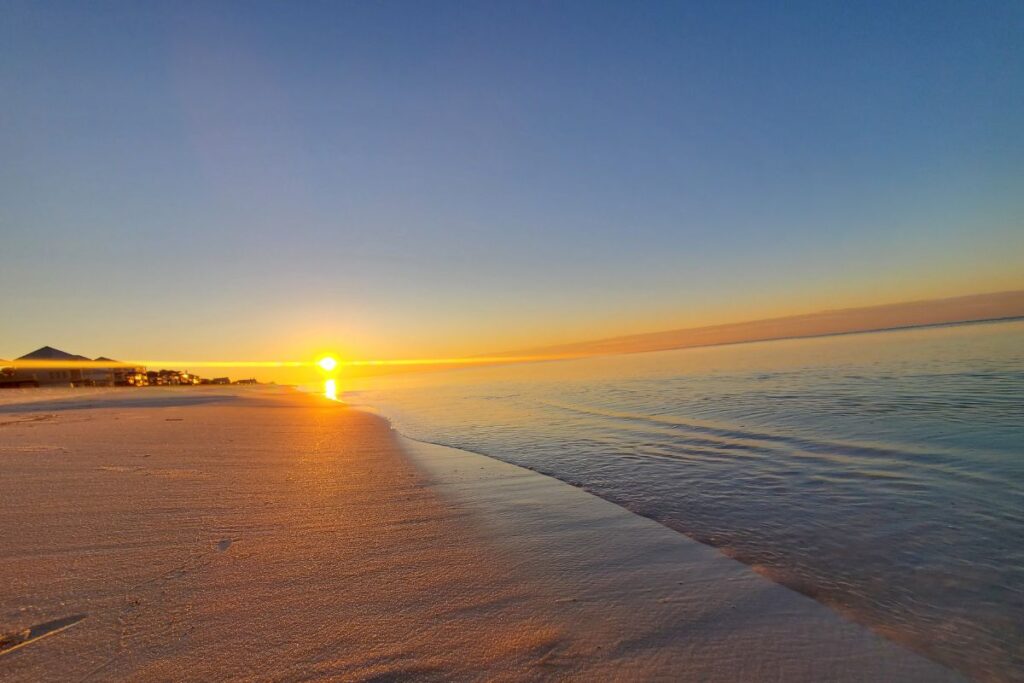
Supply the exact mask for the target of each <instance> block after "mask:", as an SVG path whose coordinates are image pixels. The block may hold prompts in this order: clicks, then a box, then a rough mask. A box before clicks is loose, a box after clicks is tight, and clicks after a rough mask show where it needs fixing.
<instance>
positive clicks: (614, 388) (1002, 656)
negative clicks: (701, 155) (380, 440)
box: [345, 321, 1024, 680]
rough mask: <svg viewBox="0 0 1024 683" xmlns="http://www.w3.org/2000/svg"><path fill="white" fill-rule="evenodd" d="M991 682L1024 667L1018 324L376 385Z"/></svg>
mask: <svg viewBox="0 0 1024 683" xmlns="http://www.w3.org/2000/svg"><path fill="white" fill-rule="evenodd" d="M351 389H352V390H351V391H349V392H346V393H345V400H348V401H350V402H353V403H357V404H364V405H370V406H373V407H375V408H377V409H379V410H381V411H382V412H383V413H384V414H385V415H387V416H388V417H390V418H391V419H392V421H393V423H394V425H395V427H396V428H397V429H399V430H400V431H401V432H402V433H404V434H406V435H407V436H410V437H412V438H416V439H420V440H424V441H430V442H434V443H440V444H444V445H448V446H454V447H457V448H463V449H467V450H471V451H476V452H479V453H484V454H486V455H490V456H494V457H497V458H499V459H502V460H506V461H509V462H512V463H515V464H518V465H522V466H525V467H529V468H531V469H534V470H537V471H540V472H544V473H546V474H550V475H552V476H555V477H557V478H559V479H562V480H565V481H568V482H570V483H573V484H576V485H578V486H581V487H583V488H585V489H587V490H589V491H592V492H594V493H595V494H597V495H599V496H601V497H604V498H607V499H609V500H612V501H614V502H616V503H619V504H621V505H623V506H625V507H627V508H629V509H631V510H633V511H635V512H637V513H639V514H642V515H645V516H648V517H651V518H654V519H657V520H659V521H661V522H662V523H664V524H666V525H668V526H670V527H673V528H675V529H678V530H679V531H682V532H683V533H686V534H688V535H690V536H692V537H694V538H696V539H698V540H701V541H703V542H705V543H708V544H711V545H714V546H717V547H719V548H721V549H722V550H723V551H724V552H726V553H728V554H730V555H732V556H734V557H736V558H738V559H740V560H742V561H743V562H746V563H748V564H750V565H753V566H755V567H756V568H757V569H758V570H759V571H762V572H764V573H765V574H767V575H769V576H771V577H772V578H774V579H775V580H777V581H779V582H781V583H784V584H786V585H788V586H791V587H793V588H795V589H797V590H800V591H802V592H804V593H807V594H809V595H812V596H814V597H815V598H817V599H819V600H821V601H823V602H825V603H827V604H829V605H832V606H833V607H835V608H837V609H839V610H841V611H843V612H844V613H845V614H847V615H848V616H850V617H852V618H854V619H857V620H859V621H862V622H864V623H867V624H869V625H871V626H872V627H874V628H876V629H877V630H879V631H880V632H882V633H885V634H886V635H889V636H890V637H893V638H895V639H896V640H898V641H900V642H903V643H905V644H907V645H909V646H911V647H913V648H914V649H916V650H918V651H920V652H922V653H924V654H926V655H928V656H930V657H932V658H933V659H935V660H937V661H940V662H943V663H945V664H947V665H949V666H952V667H954V668H956V669H958V670H960V671H962V672H964V673H966V674H968V675H970V676H972V677H975V678H978V679H982V680H1018V679H1022V677H1024V321H1010V322H1001V323H984V324H972V325H960V326H946V327H935V328H927V329H917V330H905V331H893V332H879V333H869V334H857V335H845V336H838V337H827V338H818V339H802V340H785V341H777V342H762V343H754V344H742V345H734V346H725V347H715V348H703V349H687V350H681V351H669V352H660V353H649V354H639V355H632V356H618V357H608V358H592V359H586V360H578V361H562V362H552V363H538V364H531V365H520V366H510V367H504V368H474V369H464V370H459V371H449V372H443V373H427V374H418V375H407V376H404V377H397V378H391V379H386V380H385V379H377V380H373V381H369V380H365V381H363V382H362V383H361V384H353V385H352V386H351Z"/></svg>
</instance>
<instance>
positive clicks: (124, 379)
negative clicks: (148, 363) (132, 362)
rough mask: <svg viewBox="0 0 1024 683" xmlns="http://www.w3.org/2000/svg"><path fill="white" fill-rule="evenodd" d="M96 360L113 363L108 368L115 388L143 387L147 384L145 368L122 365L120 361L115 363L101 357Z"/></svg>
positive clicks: (112, 360)
mask: <svg viewBox="0 0 1024 683" xmlns="http://www.w3.org/2000/svg"><path fill="white" fill-rule="evenodd" d="M96 360H97V361H109V362H111V363H114V365H112V366H111V367H110V372H111V375H112V376H113V379H114V386H116V387H144V386H146V385H148V384H149V378H148V376H147V374H146V368H143V367H131V366H128V365H123V364H122V363H121V362H120V361H116V360H114V359H113V358H105V357H103V356H100V357H99V358H97V359H96Z"/></svg>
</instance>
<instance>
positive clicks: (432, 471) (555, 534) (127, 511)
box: [0, 388, 961, 681]
mask: <svg viewBox="0 0 1024 683" xmlns="http://www.w3.org/2000/svg"><path fill="white" fill-rule="evenodd" d="M220 392H221V394H223V388H221V389H220ZM147 393H148V392H147ZM162 394H163V395H165V397H166V400H162V401H158V402H156V403H154V402H153V401H147V402H143V403H141V404H139V403H138V402H136V403H135V404H134V405H132V403H133V402H132V401H130V400H129V401H120V400H111V399H110V398H109V397H105V396H92V397H82V399H83V400H81V401H77V402H76V403H77V405H75V406H74V407H71V406H69V405H67V404H65V405H64V406H62V407H63V408H64V410H58V406H56V405H51V406H50V407H49V408H48V407H47V404H46V402H40V403H32V404H26V405H25V406H23V410H16V409H12V406H10V405H8V406H4V410H3V412H4V413H5V414H4V415H3V416H2V419H0V423H3V425H2V426H0V429H2V430H3V432H2V435H3V436H4V437H5V439H4V441H5V444H7V443H9V444H11V445H10V446H6V445H5V446H4V447H2V448H0V458H2V460H3V465H4V466H5V470H6V472H7V476H5V477H4V478H3V481H2V482H0V497H3V498H4V499H5V500H7V501H10V503H9V510H10V513H11V519H12V529H13V532H12V534H11V536H10V538H9V539H8V542H7V543H6V544H5V546H6V547H5V548H4V549H3V551H2V553H0V570H2V571H3V573H4V575H5V577H7V578H8V580H9V584H10V586H11V590H10V591H9V594H8V595H5V596H2V597H0V632H3V633H9V632H12V631H17V630H20V629H26V628H32V627H33V626H39V625H40V624H45V623H47V622H49V621H52V620H55V619H60V618H62V617H66V616H67V614H65V613H64V612H67V613H68V614H70V613H75V614H86V615H87V617H86V618H85V619H83V620H82V621H81V622H80V623H77V624H75V625H73V626H72V627H68V628H67V629H66V630H64V631H62V632H60V633H56V634H54V635H52V636H51V637H47V638H45V639H42V640H39V641H38V642H30V643H27V644H26V646H24V647H20V648H19V649H18V650H17V651H16V652H14V651H12V652H9V653H0V673H2V674H4V675H5V677H7V676H10V677H11V679H12V680H32V679H38V678H41V677H47V676H54V677H68V676H71V675H77V676H78V677H80V678H82V677H85V678H88V677H89V676H93V677H97V678H115V679H121V678H133V677H143V678H147V677H155V678H160V677H167V676H171V677H178V678H185V679H196V678H203V677H225V676H240V677H245V676H256V677H272V678H285V679H288V678H298V677H300V676H307V675H308V676H313V677H316V676H323V677H332V676H342V677H346V678H354V679H362V678H372V677H375V676H385V677H386V676H411V675H418V676H421V677H425V678H445V677H452V676H454V677H459V678H466V679H481V680H482V679H493V678H495V677H497V678H502V677H505V678H523V677H528V678H529V677H551V676H555V677H569V678H572V677H584V676H590V677H593V676H597V677H603V678H612V679H614V678H629V679H636V678H645V679H659V678H679V677H685V678H693V679H700V680H723V681H724V680H737V679H747V680H754V679H756V680H808V681H810V680H822V679H829V680H863V679H865V678H873V679H876V680H881V679H886V678H888V679H899V680H930V681H931V680H961V679H960V677H959V676H958V675H957V674H956V673H954V672H952V671H950V670H948V669H946V668H944V667H942V666H940V665H938V664H936V663H933V662H931V661H930V660H927V659H925V658H923V657H921V656H919V655H917V654H914V653H912V652H910V651H908V650H905V649H903V648H902V647H900V646H898V645H896V644H895V643H892V642H891V641H888V640H885V639H884V638H882V637H881V636H878V635H876V634H874V633H872V632H870V631H869V630H868V629H866V628H865V627H862V626H859V625H856V624H854V623H852V622H849V621H847V620H845V619H844V618H842V617H841V616H840V615H839V614H838V613H835V612H833V611H832V610H830V609H829V608H827V607H826V606H824V605H822V604H820V603H818V602H815V601H814V600H812V599H811V598H808V597H806V596H803V595H800V594H798V593H795V592H793V591H791V590H789V589H787V588H784V587H783V586H781V585H779V584H775V583H773V582H771V581H770V580H768V579H766V578H764V577H761V576H760V575H758V574H756V573H755V572H754V571H753V570H752V569H751V568H749V567H747V566H746V565H742V564H741V563H739V562H737V561H735V560H731V559H729V558H727V557H726V556H725V555H723V554H721V553H720V552H719V551H717V550H715V549H713V548H711V547H710V546H705V545H703V544H700V543H698V542H697V541H694V540H692V539H689V538H688V537H686V536H684V535H682V534H680V533H678V532H676V531H673V530H671V529H669V528H668V527H664V526H662V525H660V524H658V523H657V522H654V521H653V520H650V519H647V518H644V517H640V516H638V515H635V514H633V513H632V512H629V511H628V510H626V509H624V508H621V507H619V506H617V505H615V504H613V503H610V502H608V501H605V500H603V499H600V498H597V497H596V496H594V495H592V494H589V493H587V492H585V491H583V490H582V489H578V488H576V487H573V486H571V485H569V484H566V483H563V482H561V481H558V480H556V479H553V478H551V477H548V476H546V475H542V474H540V473H537V472H534V471H532V470H526V469H523V468H520V467H517V466H515V465H510V464H508V463H504V462H501V461H498V460H495V459H493V458H489V457H487V456H484V455H479V454H475V453H470V452H468V451H459V450H455V449H450V448H447V447H444V446H435V445H431V444H424V443H422V442H416V441H412V440H410V439H407V438H405V437H402V436H401V435H399V434H398V433H397V432H396V431H395V430H393V428H392V427H391V426H390V423H388V422H387V421H386V420H385V418H383V417H381V416H378V415H375V414H373V413H370V412H366V411H362V410H359V409H356V408H353V407H350V406H347V405H344V404H339V403H333V402H328V401H327V400H326V399H322V398H320V397H316V396H312V395H303V394H301V393H299V392H298V391H295V390H292V389H280V388H278V389H256V390H253V389H247V390H244V391H232V392H230V394H231V395H230V396H221V400H217V401H208V402H203V401H199V400H190V399H199V398H201V396H199V395H196V394H197V392H196V391H195V390H194V389H190V390H189V391H188V392H187V393H185V392H162ZM86 399H88V400H86ZM22 413H28V414H29V415H28V416H26V419H17V418H18V416H19V414H22ZM33 413H44V414H46V415H48V417H45V418H44V419H38V418H39V417H40V416H39V415H35V416H33V415H32V414H33ZM61 484H63V486H61ZM111 508H113V509H111Z"/></svg>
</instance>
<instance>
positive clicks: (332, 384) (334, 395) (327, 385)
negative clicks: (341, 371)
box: [324, 379, 338, 401]
mask: <svg viewBox="0 0 1024 683" xmlns="http://www.w3.org/2000/svg"><path fill="white" fill-rule="evenodd" d="M324 396H325V397H326V398H329V399H330V400H332V401H337V400H338V383H337V382H336V381H335V380H334V379H325V380H324Z"/></svg>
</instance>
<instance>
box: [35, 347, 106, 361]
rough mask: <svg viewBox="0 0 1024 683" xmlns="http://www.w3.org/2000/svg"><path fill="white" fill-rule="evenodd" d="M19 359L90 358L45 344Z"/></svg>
mask: <svg viewBox="0 0 1024 683" xmlns="http://www.w3.org/2000/svg"><path fill="white" fill-rule="evenodd" d="M18 360H89V359H88V358H86V357H85V356H76V355H74V354H72V353H68V352H67V351H61V350H60V349H55V348H53V347H52V346H44V347H42V348H40V349H36V350H35V351H33V352H32V353H26V354H25V355H24V356H21V357H20V358H18Z"/></svg>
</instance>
